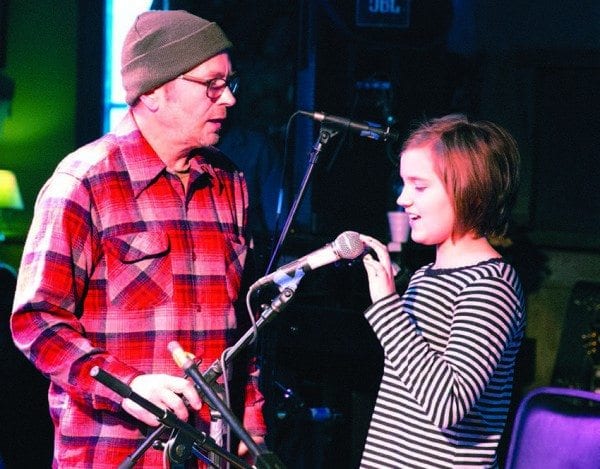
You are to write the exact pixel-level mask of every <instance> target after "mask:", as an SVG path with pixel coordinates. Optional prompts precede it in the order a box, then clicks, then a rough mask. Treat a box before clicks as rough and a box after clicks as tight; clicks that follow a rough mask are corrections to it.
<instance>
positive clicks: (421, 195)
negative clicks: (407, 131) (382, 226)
mask: <svg viewBox="0 0 600 469" xmlns="http://www.w3.org/2000/svg"><path fill="white" fill-rule="evenodd" d="M400 177H401V178H402V179H403V181H404V189H403V190H402V193H401V194H400V197H398V200H397V203H398V205H400V206H402V207H404V210H405V211H406V213H407V214H408V218H409V223H410V227H411V238H412V239H413V241H415V242H417V243H420V244H425V245H436V246H440V245H442V244H445V243H451V242H452V233H453V231H454V225H455V220H456V215H455V211H454V207H453V204H452V200H451V199H450V196H449V195H448V193H447V192H446V188H445V186H444V183H443V182H442V180H441V179H440V178H439V176H438V175H437V173H436V171H435V164H434V155H433V154H432V152H431V149H430V148H429V147H427V146H425V147H416V148H409V149H407V150H406V151H405V152H404V153H402V155H401V158H400Z"/></svg>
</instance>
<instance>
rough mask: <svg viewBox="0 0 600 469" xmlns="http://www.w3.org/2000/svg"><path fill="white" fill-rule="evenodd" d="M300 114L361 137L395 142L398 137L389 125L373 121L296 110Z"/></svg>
mask: <svg viewBox="0 0 600 469" xmlns="http://www.w3.org/2000/svg"><path fill="white" fill-rule="evenodd" d="M298 112H299V113H300V114H303V115H305V116H308V117H310V118H311V119H313V120H316V121H317V122H321V123H323V124H328V125H331V126H333V127H336V128H340V129H349V130H352V131H354V132H356V133H358V134H359V135H360V136H361V137H367V138H372V139H373V140H383V141H390V142H396V141H397V140H398V138H399V135H398V132H396V131H395V130H393V129H391V128H390V127H384V126H382V125H379V124H375V123H373V122H359V121H354V120H350V119H347V118H345V117H338V116H334V115H331V114H325V113H324V112H309V111H298Z"/></svg>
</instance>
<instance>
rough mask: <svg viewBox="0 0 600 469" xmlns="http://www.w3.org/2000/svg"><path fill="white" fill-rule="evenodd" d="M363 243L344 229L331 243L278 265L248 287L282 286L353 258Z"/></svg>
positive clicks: (354, 233) (355, 234)
mask: <svg viewBox="0 0 600 469" xmlns="http://www.w3.org/2000/svg"><path fill="white" fill-rule="evenodd" d="M364 248H365V246H364V244H363V242H362V241H361V240H360V238H359V234H358V233H357V232H356V231H344V232H343V233H342V234H340V235H339V236H338V237H337V238H335V240H334V241H333V242H331V243H328V244H326V245H325V246H323V247H322V248H321V249H317V250H316V251H313V252H311V253H310V254H307V255H306V256H304V257H301V258H300V259H297V260H295V261H292V262H290V263H288V264H285V265H284V266H282V267H279V268H278V269H277V270H275V271H274V272H272V273H270V274H268V275H266V276H264V277H262V278H260V279H258V280H257V281H256V282H254V284H253V285H252V286H251V287H250V290H254V289H256V288H259V287H262V286H263V285H268V284H270V283H275V284H277V285H278V286H280V287H282V286H284V285H286V283H287V282H289V281H291V280H295V279H296V278H298V277H300V278H302V276H303V275H304V274H305V273H306V272H310V271H311V270H315V269H318V268H319V267H322V266H324V265H327V264H331V263H333V262H336V261H339V260H340V259H355V258H357V257H358V256H360V255H361V254H362V253H363V251H364Z"/></svg>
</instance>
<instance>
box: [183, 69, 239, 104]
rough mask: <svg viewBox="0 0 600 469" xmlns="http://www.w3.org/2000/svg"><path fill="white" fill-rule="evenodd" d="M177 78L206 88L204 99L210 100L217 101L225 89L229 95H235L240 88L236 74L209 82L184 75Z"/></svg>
mask: <svg viewBox="0 0 600 469" xmlns="http://www.w3.org/2000/svg"><path fill="white" fill-rule="evenodd" d="M177 78H180V79H181V80H186V81H191V82H193V83H199V84H200V85H204V86H206V97H207V98H210V99H219V98H220V97H221V95H222V94H223V93H224V92H225V88H229V91H231V94H233V95H235V94H236V93H237V91H238V89H239V87H240V77H239V76H238V75H237V74H234V75H230V76H228V77H227V78H221V77H216V78H211V79H210V80H203V79H202V78H198V77H194V76H192V75H186V74H183V75H179V76H178V77H177Z"/></svg>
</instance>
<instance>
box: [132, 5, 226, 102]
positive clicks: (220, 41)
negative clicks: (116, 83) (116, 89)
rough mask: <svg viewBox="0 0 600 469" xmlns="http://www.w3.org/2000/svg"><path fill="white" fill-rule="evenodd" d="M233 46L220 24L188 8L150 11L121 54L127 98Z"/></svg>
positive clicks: (138, 21) (135, 26)
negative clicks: (193, 13) (195, 13)
mask: <svg viewBox="0 0 600 469" xmlns="http://www.w3.org/2000/svg"><path fill="white" fill-rule="evenodd" d="M231 47H232V44H231V42H230V41H229V39H227V37H226V36H225V33H224V32H223V31H222V30H221V28H220V27H219V26H218V25H217V24H216V23H211V22H210V21H207V20H205V19H203V18H200V17H198V16H195V15H192V14H191V13H188V12H187V11H184V10H165V11H162V10H156V11H147V12H145V13H142V14H141V15H139V16H138V17H137V19H136V20H135V23H134V24H133V26H132V27H131V29H130V30H129V32H128V33H127V36H126V37H125V42H124V44H123V52H122V55H121V76H122V77H123V87H124V88H125V93H126V95H125V101H126V102H127V104H130V105H131V104H133V103H134V102H135V101H136V100H137V99H138V98H139V97H140V96H141V95H142V94H144V93H146V92H148V91H151V90H153V89H154V88H157V87H159V86H160V85H162V84H164V83H166V82H168V81H171V80H173V79H174V78H176V77H178V76H179V75H181V74H182V73H185V72H187V71H188V70H191V69H192V68H194V67H196V66H197V65H199V64H201V63H202V62H205V61H206V60H208V59H210V58H211V57H213V56H215V55H217V54H218V53H220V52H223V51H224V50H226V49H229V48H231Z"/></svg>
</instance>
